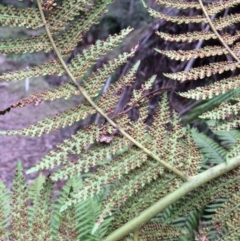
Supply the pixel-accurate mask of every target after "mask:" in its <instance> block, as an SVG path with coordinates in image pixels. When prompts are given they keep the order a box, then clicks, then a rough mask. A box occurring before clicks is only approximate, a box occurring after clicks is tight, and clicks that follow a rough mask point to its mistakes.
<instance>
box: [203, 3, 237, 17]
mask: <svg viewBox="0 0 240 241" xmlns="http://www.w3.org/2000/svg"><path fill="white" fill-rule="evenodd" d="M238 4H240V1H239V0H227V1H222V2H213V3H209V4H208V5H207V6H206V10H207V13H208V14H209V15H213V14H217V13H219V12H221V11H223V10H225V9H227V8H230V7H235V6H236V5H238Z"/></svg>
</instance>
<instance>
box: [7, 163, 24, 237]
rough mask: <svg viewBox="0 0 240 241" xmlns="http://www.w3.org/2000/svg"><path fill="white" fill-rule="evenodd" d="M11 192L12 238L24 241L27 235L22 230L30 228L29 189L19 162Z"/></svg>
mask: <svg viewBox="0 0 240 241" xmlns="http://www.w3.org/2000/svg"><path fill="white" fill-rule="evenodd" d="M11 191H12V196H11V209H10V210H11V212H10V216H11V227H12V228H11V237H12V239H13V240H14V239H15V240H24V239H25V238H26V236H25V235H26V234H25V233H24V232H22V228H23V227H27V228H28V210H27V209H26V206H27V200H28V189H27V182H26V180H25V178H24V177H23V168H22V165H21V163H20V162H19V161H18V162H17V168H16V173H15V177H14V179H13V185H12V188H11Z"/></svg>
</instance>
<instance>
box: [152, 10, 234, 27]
mask: <svg viewBox="0 0 240 241" xmlns="http://www.w3.org/2000/svg"><path fill="white" fill-rule="evenodd" d="M148 12H149V14H150V16H152V17H154V18H160V19H164V20H166V21H169V22H173V23H177V24H183V23H184V24H188V23H202V22H203V23H207V19H206V18H205V17H204V16H201V15H195V16H190V17H189V16H184V17H179V16H168V15H166V14H164V13H160V12H157V11H155V10H153V9H151V8H149V9H148ZM236 22H237V20H236ZM221 23H222V25H223V24H224V23H225V22H224V21H223V20H222V22H220V23H218V26H219V28H220V27H221V25H220V24H221ZM225 24H226V23H225Z"/></svg>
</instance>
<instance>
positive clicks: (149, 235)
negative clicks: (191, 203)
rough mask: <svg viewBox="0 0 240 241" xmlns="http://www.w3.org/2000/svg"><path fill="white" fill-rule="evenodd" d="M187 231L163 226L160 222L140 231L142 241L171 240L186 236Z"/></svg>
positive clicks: (145, 226) (146, 226)
mask: <svg viewBox="0 0 240 241" xmlns="http://www.w3.org/2000/svg"><path fill="white" fill-rule="evenodd" d="M186 233H187V230H184V229H179V228H175V227H173V226H171V225H166V226H164V225H162V223H159V222H151V223H148V224H146V225H144V226H143V227H142V228H141V229H140V230H139V237H140V239H141V240H149V241H154V240H169V239H173V238H177V237H180V236H182V235H185V234H186Z"/></svg>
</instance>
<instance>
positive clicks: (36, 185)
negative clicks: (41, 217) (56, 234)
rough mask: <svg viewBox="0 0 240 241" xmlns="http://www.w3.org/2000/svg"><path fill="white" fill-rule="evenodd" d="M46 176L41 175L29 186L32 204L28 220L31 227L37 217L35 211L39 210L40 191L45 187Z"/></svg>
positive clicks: (29, 197) (29, 196)
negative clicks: (37, 205)
mask: <svg viewBox="0 0 240 241" xmlns="http://www.w3.org/2000/svg"><path fill="white" fill-rule="evenodd" d="M45 181H46V180H45V178H44V177H43V176H42V175H39V176H38V177H37V178H36V179H35V180H34V182H33V184H32V185H31V186H30V188H29V193H28V199H30V200H31V203H32V205H31V206H29V209H28V221H29V223H30V228H32V226H33V221H34V218H35V212H36V210H37V207H36V204H37V201H38V199H39V197H40V192H41V190H42V189H43V185H44V182H45Z"/></svg>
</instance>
